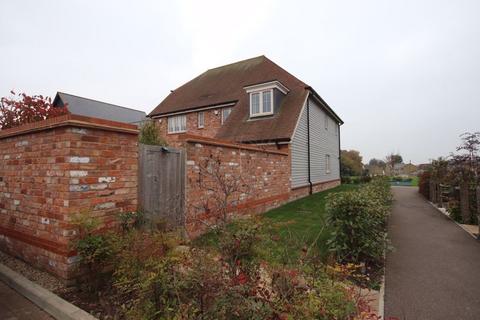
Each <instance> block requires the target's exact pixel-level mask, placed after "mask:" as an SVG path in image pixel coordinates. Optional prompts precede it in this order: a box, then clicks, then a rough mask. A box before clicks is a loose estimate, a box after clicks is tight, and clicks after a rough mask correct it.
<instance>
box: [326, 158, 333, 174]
mask: <svg viewBox="0 0 480 320" xmlns="http://www.w3.org/2000/svg"><path fill="white" fill-rule="evenodd" d="M331 172H332V168H331V162H330V155H329V154H326V155H325V173H326V174H329V173H331Z"/></svg>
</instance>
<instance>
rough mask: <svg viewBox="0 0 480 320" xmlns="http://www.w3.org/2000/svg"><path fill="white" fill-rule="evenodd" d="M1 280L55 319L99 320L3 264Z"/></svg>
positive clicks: (0, 270) (0, 274)
mask: <svg viewBox="0 0 480 320" xmlns="http://www.w3.org/2000/svg"><path fill="white" fill-rule="evenodd" d="M0 280H1V281H3V282H5V283H6V284H7V285H8V286H9V287H11V288H12V289H14V290H15V291H17V292H18V293H20V294H21V295H23V296H24V297H26V298H27V299H28V300H30V301H32V302H33V303H34V304H36V305H37V306H38V307H40V308H41V309H43V310H44V311H45V312H47V313H48V314H50V315H51V316H52V317H54V318H55V319H67V320H98V319H97V318H95V317H94V316H92V315H91V314H89V313H88V312H86V311H84V310H82V309H80V308H78V307H76V306H74V305H73V304H71V303H70V302H68V301H66V300H64V299H62V298H60V297H59V296H57V295H56V294H54V293H52V292H50V291H48V290H47V289H45V288H43V287H41V286H39V285H38V284H36V283H34V282H32V281H30V280H28V279H27V278H25V277H24V276H22V275H20V274H18V273H17V272H15V271H13V270H11V269H10V268H8V267H6V266H4V265H3V264H0Z"/></svg>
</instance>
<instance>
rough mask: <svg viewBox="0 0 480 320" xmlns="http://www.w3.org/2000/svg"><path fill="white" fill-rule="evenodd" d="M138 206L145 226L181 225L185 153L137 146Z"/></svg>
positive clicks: (183, 218) (171, 226)
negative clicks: (144, 219)
mask: <svg viewBox="0 0 480 320" xmlns="http://www.w3.org/2000/svg"><path fill="white" fill-rule="evenodd" d="M138 171H139V179H138V181H139V197H138V199H139V207H140V208H141V210H143V212H144V214H145V218H146V222H147V224H150V225H153V226H155V225H157V226H158V225H159V224H165V225H166V227H167V228H173V227H178V226H183V225H184V220H185V152H184V151H183V150H177V149H173V148H166V147H161V146H150V145H144V144H140V147H139V170H138Z"/></svg>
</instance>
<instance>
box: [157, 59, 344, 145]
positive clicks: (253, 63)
mask: <svg viewBox="0 0 480 320" xmlns="http://www.w3.org/2000/svg"><path fill="white" fill-rule="evenodd" d="M271 81H279V82H280V83H281V84H282V85H284V86H285V87H286V88H288V93H287V94H286V95H285V97H284V98H283V100H282V103H281V105H280V108H279V111H278V112H277V113H275V114H274V115H273V116H272V117H268V118H263V119H255V120H253V119H250V106H249V103H250V102H249V95H248V93H247V92H246V90H245V87H248V86H251V85H256V84H262V83H267V82H271ZM309 93H310V94H312V95H313V96H314V97H315V98H316V99H317V100H319V102H320V103H321V104H322V105H323V107H324V108H325V109H326V110H327V112H329V113H330V114H331V115H332V116H333V118H334V119H336V120H337V121H338V122H339V123H343V122H342V120H341V119H340V118H339V117H338V116H337V115H336V114H335V112H334V111H333V110H332V109H331V108H330V107H329V106H328V105H327V104H326V103H325V102H324V101H323V100H322V99H321V98H320V96H319V95H318V94H316V92H315V91H314V90H313V89H312V88H311V87H310V86H308V85H307V84H305V83H304V82H302V81H301V80H299V79H297V78H296V77H294V76H293V75H291V74H290V73H289V72H287V71H286V70H284V69H282V68H281V67H280V66H278V65H277V64H275V63H274V62H272V61H271V60H270V59H268V58H267V57H265V56H259V57H255V58H252V59H247V60H243V61H239V62H236V63H232V64H228V65H225V66H222V67H218V68H214V69H210V70H207V71H206V72H204V73H202V74H201V75H199V76H198V77H196V78H194V79H192V80H191V81H189V82H187V83H185V84H184V85H182V86H181V87H179V88H177V89H175V90H173V91H172V92H171V93H170V94H169V95H168V96H167V97H166V98H165V99H164V100H163V101H162V102H161V103H160V104H159V105H158V106H157V107H156V108H155V109H154V110H153V111H152V112H151V113H150V114H149V116H150V117H162V116H167V115H171V114H175V113H178V112H188V111H192V110H195V109H198V108H204V107H214V106H222V105H231V106H233V109H232V112H231V114H230V116H229V117H228V119H227V120H226V122H225V125H224V126H223V127H222V128H221V129H220V131H219V132H218V134H217V138H219V139H225V140H232V141H238V142H260V141H282V140H290V139H291V137H292V135H293V132H294V130H295V126H296V124H297V120H298V117H299V115H300V112H301V110H302V107H303V105H304V103H305V101H306V98H307V96H308V95H309Z"/></svg>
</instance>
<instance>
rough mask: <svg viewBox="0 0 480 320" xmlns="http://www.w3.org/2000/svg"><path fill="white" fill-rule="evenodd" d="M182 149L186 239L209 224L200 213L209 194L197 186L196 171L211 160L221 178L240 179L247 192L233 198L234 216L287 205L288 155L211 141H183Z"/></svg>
mask: <svg viewBox="0 0 480 320" xmlns="http://www.w3.org/2000/svg"><path fill="white" fill-rule="evenodd" d="M185 148H186V159H187V166H186V175H187V183H186V210H187V213H186V215H187V216H186V227H187V231H188V232H189V234H190V235H196V234H198V233H200V232H201V231H202V230H203V229H204V223H202V222H200V221H203V222H205V221H209V220H210V222H212V221H211V218H212V217H210V216H209V214H208V212H205V210H203V209H202V206H203V205H204V203H205V201H206V199H208V198H209V197H211V195H210V194H209V191H208V190H206V189H205V188H201V187H200V185H199V179H201V177H200V167H199V166H202V165H204V164H205V161H206V160H207V159H209V158H211V157H214V158H215V159H219V160H220V162H221V170H222V174H226V175H229V174H230V175H232V176H233V177H238V176H242V177H243V179H244V182H246V183H247V184H248V185H249V186H250V188H249V190H248V194H244V195H242V196H236V197H234V198H233V199H237V200H239V202H238V204H237V206H236V208H232V212H233V211H235V214H252V213H261V212H265V211H267V210H269V209H272V208H275V207H278V206H280V205H281V204H283V203H285V202H287V201H288V198H289V191H290V168H289V160H288V153H285V152H279V151H264V150H262V149H259V148H256V147H254V146H248V145H238V144H231V143H228V142H219V141H218V140H213V139H197V138H187V139H186V143H185Z"/></svg>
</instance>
